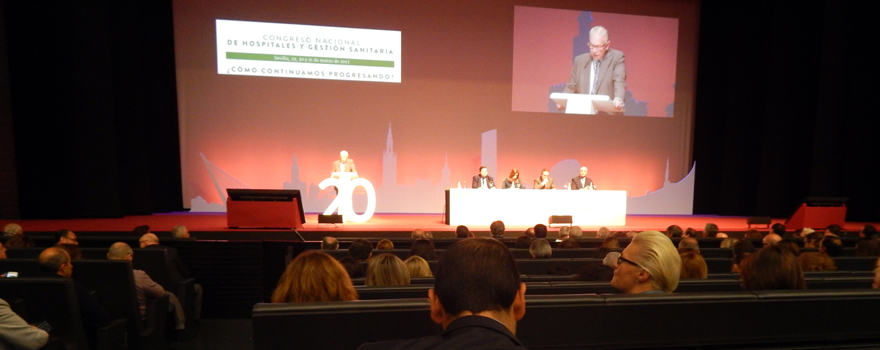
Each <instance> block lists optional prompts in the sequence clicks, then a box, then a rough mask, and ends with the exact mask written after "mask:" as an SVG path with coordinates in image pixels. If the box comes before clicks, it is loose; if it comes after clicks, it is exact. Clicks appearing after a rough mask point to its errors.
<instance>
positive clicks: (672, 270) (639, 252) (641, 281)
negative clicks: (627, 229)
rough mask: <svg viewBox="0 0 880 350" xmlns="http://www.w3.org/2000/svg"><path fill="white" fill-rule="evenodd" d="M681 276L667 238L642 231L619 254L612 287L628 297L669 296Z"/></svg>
mask: <svg viewBox="0 0 880 350" xmlns="http://www.w3.org/2000/svg"><path fill="white" fill-rule="evenodd" d="M680 274H681V257H680V256H679V254H678V251H676V249H675V245H673V244H672V241H671V240H670V239H669V237H666V235H664V234H662V233H660V232H659V231H645V232H642V233H640V234H639V235H637V236H635V237H633V239H632V242H630V244H629V245H627V246H626V249H624V250H623V252H622V253H620V256H619V257H618V258H617V264H616V266H615V268H614V278H613V279H612V280H611V286H612V287H614V288H617V289H618V290H620V291H622V292H624V293H627V294H636V293H652V292H653V293H662V292H666V293H672V291H674V290H675V288H676V287H678V279H679V275H680Z"/></svg>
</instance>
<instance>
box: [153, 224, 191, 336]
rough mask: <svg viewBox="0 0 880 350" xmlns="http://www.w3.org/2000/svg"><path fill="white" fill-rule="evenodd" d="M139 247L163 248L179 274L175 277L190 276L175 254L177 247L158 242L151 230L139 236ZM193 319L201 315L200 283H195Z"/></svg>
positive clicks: (184, 277) (186, 277)
mask: <svg viewBox="0 0 880 350" xmlns="http://www.w3.org/2000/svg"><path fill="white" fill-rule="evenodd" d="M138 243H140V246H141V248H143V249H165V250H166V251H167V252H168V259H169V260H171V263H172V264H173V265H174V267H175V268H176V269H175V270H176V271H177V273H178V275H179V276H174V277H176V278H175V279H178V278H179V279H180V281H182V280H185V279H188V278H190V277H191V276H190V274H189V269H187V268H186V265H184V264H183V261H181V260H180V258H179V257H178V255H177V249H174V248H172V247H166V246H163V245H161V244H159V237H157V236H156V235H155V234H153V233H152V232H150V233H146V234H144V235H143V236H141V239H140V240H138ZM180 281H172V283H175V284H176V283H178V282H180ZM195 294H196V295H195V305H194V306H195V315H194V316H195V317H194V318H195V319H196V320H198V319H199V318H201V315H202V285H201V284H198V283H195Z"/></svg>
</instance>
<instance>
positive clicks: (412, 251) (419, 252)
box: [409, 239, 437, 261]
mask: <svg viewBox="0 0 880 350" xmlns="http://www.w3.org/2000/svg"><path fill="white" fill-rule="evenodd" d="M414 255H415V256H420V257H422V259H425V260H427V261H434V260H437V250H436V249H434V242H433V241H431V240H429V239H417V240H416V241H415V242H413V244H412V247H410V248H409V256H414Z"/></svg>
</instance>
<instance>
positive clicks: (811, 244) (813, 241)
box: [804, 229, 825, 248]
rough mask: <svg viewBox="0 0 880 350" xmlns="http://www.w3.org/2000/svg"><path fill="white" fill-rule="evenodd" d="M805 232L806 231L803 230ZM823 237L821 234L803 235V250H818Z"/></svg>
mask: <svg viewBox="0 0 880 350" xmlns="http://www.w3.org/2000/svg"><path fill="white" fill-rule="evenodd" d="M805 230H806V229H805ZM823 238H825V235H824V234H823V233H822V232H815V231H813V232H810V233H808V234H805V235H804V248H819V247H820V245H821V241H822V239H823Z"/></svg>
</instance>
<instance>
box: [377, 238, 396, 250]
mask: <svg viewBox="0 0 880 350" xmlns="http://www.w3.org/2000/svg"><path fill="white" fill-rule="evenodd" d="M392 249H394V242H391V240H390V239H383V240H381V241H379V243H376V250H392Z"/></svg>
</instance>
